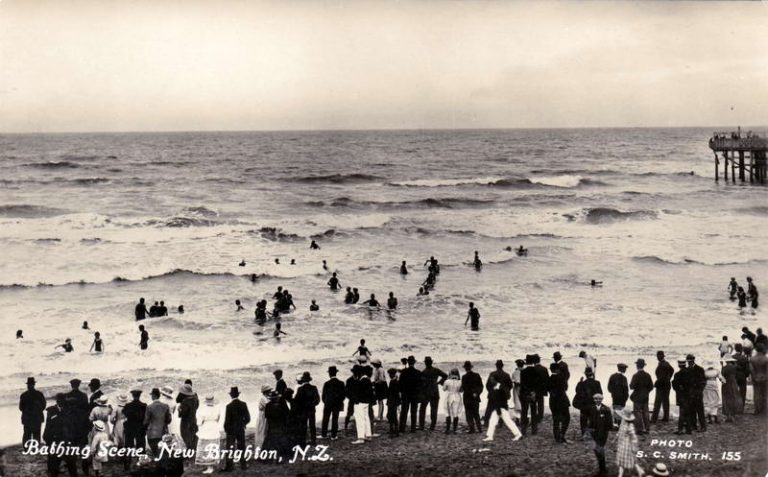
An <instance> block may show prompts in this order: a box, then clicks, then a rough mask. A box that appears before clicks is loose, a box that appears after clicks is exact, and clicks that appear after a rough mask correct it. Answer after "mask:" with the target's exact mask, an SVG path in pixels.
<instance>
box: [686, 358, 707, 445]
mask: <svg viewBox="0 0 768 477" xmlns="http://www.w3.org/2000/svg"><path fill="white" fill-rule="evenodd" d="M685 360H686V361H687V362H688V372H689V373H690V374H689V375H688V377H689V379H690V385H691V388H690V389H691V393H690V397H691V400H690V402H691V416H692V417H691V420H692V422H693V426H694V427H696V421H697V420H698V422H699V426H698V430H699V432H704V431H706V430H707V420H706V417H705V414H704V388H705V387H707V377H706V376H705V375H704V368H702V367H701V366H699V365H698V364H696V357H695V356H694V355H692V354H689V355H688V356H686V357H685Z"/></svg>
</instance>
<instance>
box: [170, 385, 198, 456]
mask: <svg viewBox="0 0 768 477" xmlns="http://www.w3.org/2000/svg"><path fill="white" fill-rule="evenodd" d="M176 402H177V403H179V406H178V415H179V434H180V435H181V439H182V441H184V447H186V448H187V449H195V448H196V447H197V409H198V408H199V407H200V399H198V397H197V393H196V392H195V391H194V390H193V389H192V381H191V380H187V382H185V383H184V384H183V385H182V386H181V388H180V389H179V394H178V396H176Z"/></svg>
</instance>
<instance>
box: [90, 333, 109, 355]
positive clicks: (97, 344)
mask: <svg viewBox="0 0 768 477" xmlns="http://www.w3.org/2000/svg"><path fill="white" fill-rule="evenodd" d="M94 350H95V351H96V352H97V353H101V352H102V351H104V350H105V348H104V342H103V341H101V333H99V332H98V331H97V332H96V333H94V334H93V344H92V345H91V349H89V350H88V352H89V353H90V352H92V351H94Z"/></svg>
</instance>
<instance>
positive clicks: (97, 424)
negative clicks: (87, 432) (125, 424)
mask: <svg viewBox="0 0 768 477" xmlns="http://www.w3.org/2000/svg"><path fill="white" fill-rule="evenodd" d="M93 427H95V428H96V430H97V431H103V430H104V423H103V422H102V421H93Z"/></svg>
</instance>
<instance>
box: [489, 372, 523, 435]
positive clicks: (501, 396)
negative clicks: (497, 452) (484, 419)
mask: <svg viewBox="0 0 768 477" xmlns="http://www.w3.org/2000/svg"><path fill="white" fill-rule="evenodd" d="M489 381H491V382H489V383H488V388H489V391H488V407H489V408H490V409H491V418H490V419H489V420H488V434H487V435H486V437H485V439H483V441H484V442H491V441H493V434H494V432H495V431H496V425H497V424H498V423H499V419H501V420H502V422H504V424H506V426H507V428H508V429H509V430H510V431H512V435H514V436H515V438H514V439H512V440H513V441H518V440H520V439H521V438H522V437H523V434H522V433H521V432H520V429H518V428H517V426H516V425H515V423H514V422H513V421H512V418H511V417H510V416H509V408H508V407H507V401H508V400H509V395H508V394H507V391H506V390H505V389H504V388H502V386H501V383H499V382H497V381H496V380H495V379H493V378H490V379H489Z"/></svg>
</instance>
